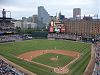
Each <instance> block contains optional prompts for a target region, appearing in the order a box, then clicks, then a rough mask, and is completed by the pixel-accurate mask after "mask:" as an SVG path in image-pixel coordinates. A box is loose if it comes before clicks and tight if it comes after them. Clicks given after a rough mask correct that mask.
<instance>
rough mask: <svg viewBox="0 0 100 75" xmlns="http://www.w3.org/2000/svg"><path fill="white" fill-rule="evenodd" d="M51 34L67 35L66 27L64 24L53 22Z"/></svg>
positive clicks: (50, 29) (51, 23)
mask: <svg viewBox="0 0 100 75" xmlns="http://www.w3.org/2000/svg"><path fill="white" fill-rule="evenodd" d="M49 32H50V33H65V26H64V24H63V23H60V22H54V21H51V22H50V28H49Z"/></svg>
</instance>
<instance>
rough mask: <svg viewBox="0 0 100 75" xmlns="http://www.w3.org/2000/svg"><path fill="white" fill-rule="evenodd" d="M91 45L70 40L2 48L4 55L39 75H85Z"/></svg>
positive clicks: (4, 46) (20, 44) (34, 42)
mask: <svg viewBox="0 0 100 75" xmlns="http://www.w3.org/2000/svg"><path fill="white" fill-rule="evenodd" d="M90 49H91V44H87V43H80V42H75V41H67V40H44V39H43V40H40V39H39V40H27V41H21V42H13V43H4V44H0V55H2V56H4V57H5V58H7V59H8V60H10V61H12V62H14V63H15V64H17V65H19V66H22V67H23V68H25V69H27V70H29V71H31V72H33V73H35V74H37V75H83V73H84V71H85V69H86V67H87V65H88V62H89V60H90V56H91V54H90V53H91V52H90V51H91V50H90Z"/></svg>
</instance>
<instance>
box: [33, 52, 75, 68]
mask: <svg viewBox="0 0 100 75" xmlns="http://www.w3.org/2000/svg"><path fill="white" fill-rule="evenodd" d="M57 56H58V60H57V61H52V60H50V58H57ZM73 59H74V58H72V57H69V56H65V55H61V54H53V53H47V54H43V55H41V56H38V57H36V58H34V59H33V60H32V61H35V62H38V63H41V64H45V65H49V66H52V67H58V66H59V67H63V66H65V65H66V64H68V63H69V62H71V61H72V60H73Z"/></svg>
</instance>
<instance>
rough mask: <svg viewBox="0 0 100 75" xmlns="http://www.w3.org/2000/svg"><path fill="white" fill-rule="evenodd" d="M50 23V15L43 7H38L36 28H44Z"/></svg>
mask: <svg viewBox="0 0 100 75" xmlns="http://www.w3.org/2000/svg"><path fill="white" fill-rule="evenodd" d="M49 23H50V15H49V14H48V12H47V11H46V10H45V8H44V7H43V6H39V7H38V28H40V29H41V28H46V27H47V26H49Z"/></svg>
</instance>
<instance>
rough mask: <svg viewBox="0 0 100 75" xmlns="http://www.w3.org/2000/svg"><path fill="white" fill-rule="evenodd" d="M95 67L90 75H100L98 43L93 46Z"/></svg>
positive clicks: (99, 48) (99, 49) (99, 44)
mask: <svg viewBox="0 0 100 75" xmlns="http://www.w3.org/2000/svg"><path fill="white" fill-rule="evenodd" d="M95 47H96V48H95V59H96V63H95V67H94V71H93V74H92V75H100V43H96V44H95Z"/></svg>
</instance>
